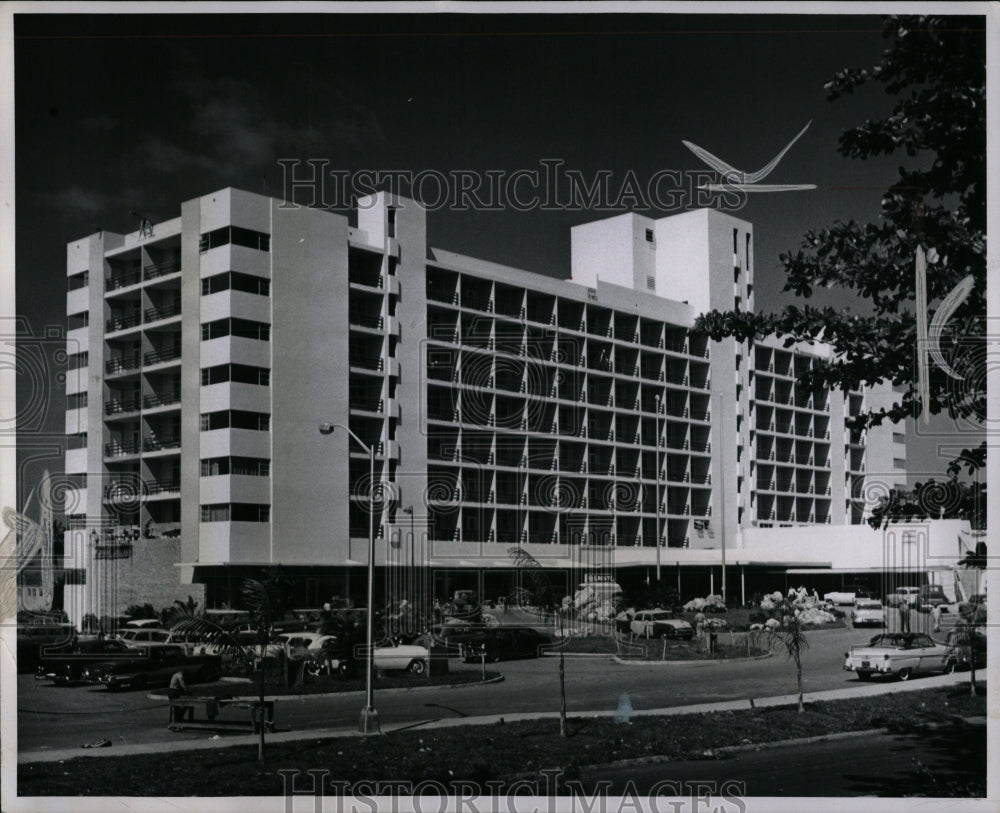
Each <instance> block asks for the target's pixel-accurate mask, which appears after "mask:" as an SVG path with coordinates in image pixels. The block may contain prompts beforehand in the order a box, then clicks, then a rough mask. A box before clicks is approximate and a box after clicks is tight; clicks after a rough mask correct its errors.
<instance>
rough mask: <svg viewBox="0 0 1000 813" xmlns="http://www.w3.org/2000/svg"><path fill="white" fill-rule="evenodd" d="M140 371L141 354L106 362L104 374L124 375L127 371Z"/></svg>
mask: <svg viewBox="0 0 1000 813" xmlns="http://www.w3.org/2000/svg"><path fill="white" fill-rule="evenodd" d="M138 369H139V354H138V352H137V353H134V354H132V355H125V356H119V357H118V358H113V359H109V360H108V361H106V362H104V372H105V373H107V374H108V375H111V374H113V373H124V372H126V371H127V370H138Z"/></svg>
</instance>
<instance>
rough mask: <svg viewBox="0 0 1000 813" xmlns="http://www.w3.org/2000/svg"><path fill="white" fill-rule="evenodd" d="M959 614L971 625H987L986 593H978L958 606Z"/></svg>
mask: <svg viewBox="0 0 1000 813" xmlns="http://www.w3.org/2000/svg"><path fill="white" fill-rule="evenodd" d="M958 613H959V615H961V616H962V618H964V619H965V620H966V621H968V622H969V623H970V624H975V625H977V626H979V625H982V624H985V623H986V593H976V594H975V595H974V596H970V597H969V600H968V601H963V602H962V603H961V604H959V605H958Z"/></svg>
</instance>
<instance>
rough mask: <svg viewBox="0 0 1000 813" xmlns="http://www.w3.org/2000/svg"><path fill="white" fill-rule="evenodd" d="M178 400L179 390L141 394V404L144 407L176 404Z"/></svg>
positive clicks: (179, 397)
mask: <svg viewBox="0 0 1000 813" xmlns="http://www.w3.org/2000/svg"><path fill="white" fill-rule="evenodd" d="M180 400H181V394H180V392H163V393H155V394H153V395H145V396H143V399H142V406H143V408H144V409H153V408H154V407H161V406H169V405H170V404H177V403H180Z"/></svg>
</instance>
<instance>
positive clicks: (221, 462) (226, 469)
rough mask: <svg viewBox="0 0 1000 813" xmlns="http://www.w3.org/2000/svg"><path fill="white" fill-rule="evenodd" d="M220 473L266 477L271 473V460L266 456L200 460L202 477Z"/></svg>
mask: <svg viewBox="0 0 1000 813" xmlns="http://www.w3.org/2000/svg"><path fill="white" fill-rule="evenodd" d="M222 474H235V475H243V476H250V477H267V476H269V475H270V474H271V461H270V460H268V459H267V458H266V457H206V458H204V459H203V460H202V461H201V476H202V477H215V476H217V475H222Z"/></svg>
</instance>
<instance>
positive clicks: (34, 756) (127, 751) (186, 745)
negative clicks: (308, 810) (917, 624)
mask: <svg viewBox="0 0 1000 813" xmlns="http://www.w3.org/2000/svg"><path fill="white" fill-rule="evenodd" d="M968 680H969V678H968V676H967V675H966V674H965V673H962V672H959V673H956V674H953V675H936V676H934V677H928V678H922V679H920V680H917V681H912V680H911V681H908V682H906V683H900V682H895V681H894V682H886V683H871V684H865V685H863V686H851V687H848V688H844V689H828V690H826V691H821V692H807V693H806V694H805V695H804V697H805V701H806V702H807V703H809V702H814V701H819V700H844V699H846V698H850V697H870V696H872V695H878V694H890V693H894V692H913V691H920V690H921V689H934V688H936V687H938V686H950V685H953V684H956V683H967V682H968ZM796 702H798V695H797V694H785V695H777V696H773V697H758V698H749V699H741V700H726V701H723V702H719V703H699V704H697V705H691V706H670V707H667V708H660V709H636V710H633V712H632V716H634V717H650V716H675V715H680V714H700V713H704V712H709V711H734V710H740V709H750V708H763V707H766V706H782V705H789V704H793V703H796ZM615 713H616V710H615V709H601V710H599V711H573V712H570V714H569V716H570V717H572V718H581V717H613V716H614V715H615ZM558 717H559V712H558V711H552V712H541V713H539V712H514V713H511V714H490V715H484V716H482V717H461V718H454V719H452V718H449V719H446V720H428V721H424V722H421V721H416V722H412V721H411V722H406V723H401V724H399V725H395V726H393V725H383V727H382V733H383V734H391V733H392V732H393V731H402V730H405V729H411V728H422V729H432V728H450V727H454V726H463V725H492V724H494V723H496V722H497V721H499V720H500V719H501V718H502V719H503V720H505V721H506V722H514V721H517V720H540V719H555V718H558ZM359 736H361V735H360V734H359V733H358V730H357V728H355V727H353V726H352V727H350V728H315V729H314V728H310V729H303V730H301V731H279V732H275V733H273V734H270V733H269V734H268V735H267V741H268V742H295V741H297V740H317V739H323V738H327V737H359ZM259 741H260V735H259V734H239V735H226V736H225V737H222V736H219V737H218V738H217V739H214V738H209V739H204V740H165V741H163V742H156V743H140V744H135V745H122V746H113V747H111V748H93V749H81V748H60V749H53V750H46V751H29V752H23V751H22V752H19V753H18V758H17V761H18V763H19V764H26V763H31V762H58V761H60V760H68V759H78V758H80V757H84V758H86V757H122V756H130V755H133V754H167V753H171V754H172V753H176V752H177V751H179V750H189V751H197V750H205V749H218V748H229V747H232V746H237V745H256V744H257V743H258V742H259Z"/></svg>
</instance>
